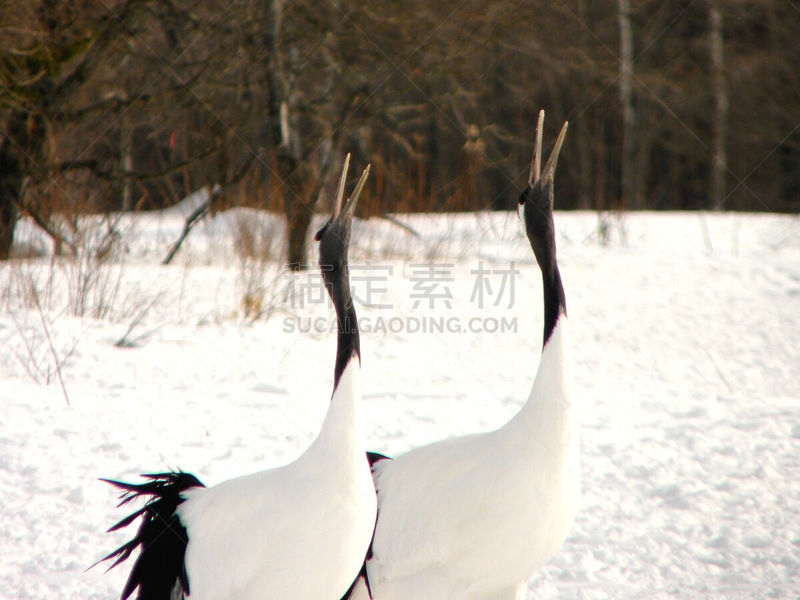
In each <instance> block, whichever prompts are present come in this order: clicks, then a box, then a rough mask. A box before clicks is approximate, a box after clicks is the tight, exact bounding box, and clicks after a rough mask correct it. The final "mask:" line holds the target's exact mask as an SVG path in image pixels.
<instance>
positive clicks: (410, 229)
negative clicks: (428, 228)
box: [381, 214, 422, 238]
mask: <svg viewBox="0 0 800 600" xmlns="http://www.w3.org/2000/svg"><path fill="white" fill-rule="evenodd" d="M381 219H386V220H387V221H389V223H391V224H392V225H397V226H398V227H399V228H400V229H403V230H405V231H407V232H408V233H410V234H411V235H413V236H414V237H417V238H418V237H422V236H421V235H420V234H419V232H418V231H417V230H416V229H414V228H413V227H411V225H406V224H405V223H403V222H402V221H401V220H399V219H398V218H397V217H393V216H392V215H389V214H384V215H381Z"/></svg>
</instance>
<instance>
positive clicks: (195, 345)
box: [0, 210, 800, 600]
mask: <svg viewBox="0 0 800 600" xmlns="http://www.w3.org/2000/svg"><path fill="white" fill-rule="evenodd" d="M399 218H400V219H401V220H402V221H403V222H404V223H406V224H408V225H409V226H411V227H412V228H414V229H415V230H417V231H418V232H420V233H421V237H420V238H417V237H414V236H413V235H411V234H409V233H408V232H407V231H405V230H404V229H402V228H400V227H397V226H395V225H393V224H391V223H388V222H386V221H376V220H371V221H367V222H358V223H356V225H355V227H354V233H353V244H352V245H353V253H352V254H353V256H352V258H351V263H352V264H353V265H354V266H355V267H357V268H356V269H355V270H354V274H353V284H354V288H355V293H356V296H357V297H358V298H359V299H360V300H361V302H360V303H359V304H358V310H359V317H360V318H361V320H362V327H363V329H364V333H363V334H362V340H363V341H362V352H363V368H364V402H363V413H364V416H365V418H366V420H367V422H368V425H369V432H370V434H369V440H368V442H369V445H370V447H371V448H372V449H374V450H377V451H381V452H385V453H389V454H395V453H400V452H403V451H404V450H406V449H409V448H412V447H414V446H417V445H420V444H424V443H426V442H430V441H433V440H436V439H440V438H442V437H446V436H452V435H458V434H462V433H466V432H473V431H484V430H487V429H490V428H494V427H496V426H498V425H500V424H502V423H503V422H505V421H506V420H507V419H508V418H509V417H510V416H511V415H512V414H514V413H515V411H516V410H517V409H518V408H519V406H520V402H521V401H522V400H524V399H525V398H526V397H527V394H528V390H529V388H530V385H531V383H532V381H533V375H534V373H535V369H536V364H537V357H538V353H539V350H540V343H541V341H540V338H541V322H542V300H541V290H540V278H539V272H538V269H537V267H536V265H535V263H534V262H533V257H532V254H531V251H530V248H529V246H528V245H527V243H526V241H525V239H524V237H523V235H522V233H521V228H520V224H519V222H518V220H517V218H516V216H515V215H506V214H486V213H483V214H478V215H456V216H441V217H435V218H432V217H423V216H415V215H408V216H400V217H399ZM611 225H612V227H611V238H610V241H609V243H608V244H606V245H603V244H601V243H600V242H599V235H598V231H597V217H596V216H595V215H594V214H590V213H557V214H556V227H557V230H558V231H559V237H558V245H559V257H560V264H561V270H562V275H563V278H564V284H565V287H566V291H567V304H568V306H569V311H570V319H571V323H572V341H573V344H574V349H573V356H574V379H575V385H574V387H575V393H576V396H577V397H578V398H579V399H580V402H581V404H582V422H583V426H582V435H583V439H582V447H583V471H582V473H583V487H584V494H583V502H582V510H581V513H580V515H579V517H578V520H577V523H576V525H575V527H574V528H573V531H572V534H571V536H570V537H569V539H568V540H567V542H566V544H565V546H564V548H563V549H562V550H561V551H560V552H559V553H558V554H557V555H556V556H555V557H554V558H553V559H552V560H551V561H550V562H549V563H548V565H546V566H545V567H544V568H543V569H542V570H540V571H539V572H538V573H537V574H536V575H535V576H534V577H533V578H532V580H531V582H530V593H529V598H538V599H541V598H668V597H674V598H765V597H779V598H796V597H797V596H798V594H800V342H798V340H800V310H799V309H800V220H798V218H796V217H787V216H765V215H760V216H758V215H733V214H724V215H706V216H704V217H702V216H699V215H697V214H658V215H656V214H631V215H628V216H626V217H625V218H624V226H625V231H626V235H625V239H624V240H623V239H621V236H620V231H619V229H618V227H617V225H616V223H615V222H614V221H612V223H611ZM181 226H182V216H181V212H180V210H172V211H167V212H164V213H158V214H152V215H146V216H140V217H138V218H137V219H136V220H134V221H130V220H125V219H123V220H122V221H121V222H120V224H119V227H120V230H121V231H122V232H123V236H122V240H121V245H120V246H119V247H118V248H117V249H116V250H115V249H114V248H112V249H111V255H112V256H114V254H115V253H116V252H118V253H120V255H121V256H122V261H121V262H111V263H95V262H93V261H91V260H89V261H86V263H85V264H83V263H80V262H78V263H76V262H74V261H73V262H64V261H60V260H57V261H55V262H54V263H52V264H51V260H50V258H49V257H46V256H45V257H43V258H40V259H36V260H34V261H12V262H9V263H7V264H3V265H2V266H0V290H1V291H2V299H1V300H0V354H2V358H1V359H0V407H2V408H1V412H0V507H2V509H1V510H2V512H1V513H0V514H1V516H2V518H1V519H0V598H9V599H12V598H13V599H16V598H20V599H22V598H37V599H38V598H56V597H57V598H64V599H76V600H77V599H81V600H88V599H95V598H98V599H99V598H102V599H106V600H110V599H112V598H115V597H117V596H118V594H119V591H120V590H121V588H122V583H123V581H124V578H125V576H126V573H125V572H123V571H122V570H115V571H112V572H110V573H108V574H104V569H103V568H102V567H95V568H94V569H91V570H88V571H87V570H86V569H87V567H89V565H91V564H92V563H93V562H94V561H95V560H97V559H98V558H100V557H102V556H103V555H104V554H106V553H107V552H109V551H110V550H111V549H113V548H115V547H116V546H117V545H118V544H120V543H121V542H122V541H123V540H124V539H125V534H124V532H123V533H122V534H115V535H107V534H105V533H103V532H104V530H105V529H106V528H107V527H108V526H110V525H111V524H112V523H114V522H115V521H116V520H118V519H119V518H121V517H122V516H123V514H125V513H123V511H120V510H117V509H115V502H116V494H115V493H114V491H113V490H112V489H111V488H110V487H109V486H107V485H105V484H102V483H100V482H98V481H97V478H98V477H111V478H126V479H130V478H135V477H136V475H137V474H138V473H141V472H152V471H157V470H163V469H167V468H176V467H181V468H183V469H186V470H191V471H193V472H194V473H196V474H197V475H198V476H199V477H200V478H201V479H202V480H203V481H204V482H205V483H207V484H213V483H216V482H219V481H221V480H224V479H227V478H230V477H233V476H236V475H241V474H244V473H248V472H252V471H255V470H259V469H263V468H267V467H270V466H275V465H278V464H281V463H284V462H287V461H289V460H291V459H292V458H294V457H295V456H297V455H298V453H299V452H300V451H302V450H303V449H304V448H305V446H306V445H307V444H308V443H309V442H310V440H311V439H313V437H314V436H315V434H316V432H317V430H318V428H319V425H320V422H321V419H322V417H323V415H324V411H325V409H326V407H327V401H328V398H329V395H330V389H331V380H332V375H333V356H334V352H335V334H334V333H333V332H332V331H331V328H330V321H329V318H330V316H331V314H332V311H331V309H330V307H329V306H328V305H327V304H326V303H325V302H320V301H319V299H320V298H322V297H323V296H322V295H321V294H322V288H321V287H320V285H319V278H318V277H316V271H312V272H311V273H305V274H300V275H290V274H288V273H285V272H282V271H281V270H280V269H279V268H278V266H276V264H275V263H274V262H270V261H267V262H264V261H263V260H261V259H259V258H257V257H259V256H261V257H263V256H269V255H272V256H276V255H279V249H280V239H281V226H280V224H279V222H278V221H277V220H276V219H275V218H273V217H269V216H266V215H263V214H257V213H253V212H250V211H245V210H238V211H231V212H228V213H225V214H222V215H218V216H217V217H215V218H214V219H210V220H208V221H206V222H205V223H203V224H202V225H200V226H198V229H197V230H196V231H194V232H193V233H192V235H191V236H190V238H189V240H188V241H187V243H186V245H185V247H184V248H183V249H182V250H181V252H180V253H179V254H178V256H177V258H176V259H175V261H174V263H173V264H172V265H170V266H160V264H159V263H160V259H161V258H163V256H164V255H165V254H166V252H167V250H168V249H169V247H170V245H171V243H172V242H173V241H174V239H175V238H176V237H177V235H178V233H179V232H180V229H181ZM89 229H91V228H89ZM243 232H244V233H243ZM248 232H249V233H248ZM90 233H91V231H90ZM21 238H23V239H25V240H28V241H29V242H30V243H31V244H33V245H37V244H38V245H40V246H41V245H42V242H41V241H40V240H38V238H37V234H36V232H35V231H34V230H33V229H32V228H30V227H29V226H27V225H26V224H23V225H22V231H21ZM236 240H239V243H238V245H237V243H236ZM243 240H244V241H243ZM237 248H238V249H237ZM243 248H244V249H243ZM247 248H249V249H250V250H249V251H248V250H247ZM247 252H249V253H250V254H252V255H253V256H255V257H256V258H251V259H248V260H247V261H244V260H243V259H242V256H243V255H245V254H247ZM312 256H315V254H312ZM512 261H513V264H512ZM82 265H83V266H82ZM431 265H433V266H431ZM512 283H513V291H512ZM265 284H267V285H265ZM37 303H38V306H39V307H41V312H40V310H39V309H38V308H37ZM448 303H449V307H448V306H447V305H448ZM415 304H416V307H415ZM431 304H433V308H431V306H430V305H431ZM81 313H82V314H81ZM248 315H250V316H248ZM252 315H256V317H257V318H252ZM429 317H430V318H429ZM431 329H433V330H434V331H433V332H431ZM495 329H496V331H494V330H495ZM492 331H493V332H492ZM121 339H123V342H124V343H123V344H121V345H115V344H116V343H117V342H119V341H120V340H121ZM56 364H58V366H59V369H58V370H57V369H56ZM59 370H60V375H61V378H62V379H63V387H62V385H61V383H60V381H59ZM67 398H68V400H69V405H68V404H67Z"/></svg>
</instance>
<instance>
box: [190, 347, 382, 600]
mask: <svg viewBox="0 0 800 600" xmlns="http://www.w3.org/2000/svg"><path fill="white" fill-rule="evenodd" d="M360 387H361V382H360V367H359V360H358V357H357V356H354V357H353V358H352V359H351V360H350V362H349V363H348V365H347V367H346V368H345V370H344V373H343V374H342V376H341V379H340V380H339V385H338V386H337V388H336V391H335V392H334V395H333V399H332V400H331V405H330V408H329V410H328V414H327V417H326V418H325V421H324V423H323V425H322V429H321V431H320V434H319V436H318V437H317V439H316V440H315V441H314V443H313V444H312V445H311V446H310V447H309V448H308V450H306V452H305V453H304V454H303V455H302V456H300V458H298V459H297V460H296V461H295V462H293V463H291V464H289V465H286V466H284V467H280V468H277V469H273V470H270V471H264V472H262V473H255V474H253V475H248V476H245V477H240V478H237V479H232V480H229V481H226V482H224V483H221V484H219V485H217V486H214V487H212V488H192V489H191V490H189V491H188V492H186V493H185V495H186V497H187V499H186V501H185V502H184V503H183V504H181V505H180V506H179V507H178V514H179V516H180V519H181V522H182V523H183V524H184V526H185V527H186V529H187V532H188V535H189V544H188V547H187V550H186V568H187V572H188V575H189V581H190V584H191V599H192V600H215V599H221V598H235V599H237V600H264V599H265V598H275V599H276V600H277V599H287V598H308V599H316V598H320V599H323V598H329V599H331V600H338V599H339V598H341V597H342V595H344V593H345V592H346V591H347V588H348V587H349V585H350V583H351V582H352V580H353V578H354V577H355V574H356V573H357V572H358V570H359V569H360V568H361V564H362V562H363V560H364V555H365V554H366V552H367V548H368V546H369V540H370V537H371V536H372V530H373V527H374V524H375V504H376V501H375V489H374V488H373V485H372V479H371V477H370V474H369V465H368V464H367V458H366V455H365V452H364V448H363V444H362V442H361V440H362V436H361V432H360V427H359V417H358V402H359V401H360V398H361V392H360Z"/></svg>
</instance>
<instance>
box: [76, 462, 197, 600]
mask: <svg viewBox="0 0 800 600" xmlns="http://www.w3.org/2000/svg"><path fill="white" fill-rule="evenodd" d="M142 477H144V478H146V479H148V480H149V481H147V482H145V483H139V484H135V483H125V482H122V481H113V480H111V479H102V480H101V481H105V482H107V483H110V484H111V485H113V486H114V487H117V488H119V489H121V490H123V491H122V494H121V495H120V502H119V504H118V505H117V506H124V505H126V504H127V503H128V502H130V501H131V500H133V499H134V498H147V499H148V500H147V503H146V504H145V505H144V506H143V507H142V508H140V509H138V510H136V511H134V512H133V513H131V514H130V515H128V516H127V517H125V518H124V519H122V520H121V521H120V522H119V523H117V524H115V525H114V526H113V527H111V528H110V529H109V530H108V531H109V532H111V531H117V530H118V529H122V528H124V527H127V526H128V525H130V524H131V523H133V522H134V521H135V520H136V519H138V518H139V517H141V518H142V521H141V524H140V525H139V530H138V531H137V532H136V535H135V536H134V537H133V539H132V540H130V541H129V542H126V543H125V544H123V545H122V546H120V547H119V548H117V549H116V550H114V551H113V552H112V553H111V554H109V555H108V556H106V557H105V558H102V559H100V560H99V561H98V562H97V563H95V564H98V563H101V562H103V561H106V560H112V559H113V560H114V562H113V563H112V564H111V566H110V567H109V568H108V569H109V570H111V569H113V568H114V567H116V566H117V565H118V564H120V563H121V562H123V561H125V560H126V559H127V558H128V557H129V556H130V555H131V553H132V552H133V551H134V550H135V549H136V548H137V547H139V548H140V552H139V556H138V557H137V559H136V562H135V563H134V564H133V568H132V569H131V573H130V575H129V576H128V581H127V582H126V583H125V588H124V589H123V590H122V595H121V596H120V597H121V600H126V599H127V598H128V597H129V596H130V595H131V594H132V593H133V592H134V591H135V590H136V588H139V592H138V593H137V595H136V598H137V599H138V600H145V599H146V600H170V598H171V597H172V592H173V589H174V588H175V585H176V583H179V584H180V586H181V588H182V589H183V592H184V595H188V594H189V578H188V577H187V575H186V565H185V562H184V558H185V556H186V545H187V543H188V541H189V538H188V537H187V534H186V528H185V527H184V526H183V525H182V524H181V522H180V519H179V518H178V515H177V514H176V510H177V508H178V505H179V504H180V503H181V502H183V500H184V499H183V498H182V497H181V493H182V492H184V491H186V490H188V489H189V488H193V487H204V486H203V484H202V483H201V482H200V481H199V480H198V479H197V477H195V476H194V475H191V474H189V473H183V472H182V471H178V472H177V473H151V474H147V475H142ZM92 566H94V565H92Z"/></svg>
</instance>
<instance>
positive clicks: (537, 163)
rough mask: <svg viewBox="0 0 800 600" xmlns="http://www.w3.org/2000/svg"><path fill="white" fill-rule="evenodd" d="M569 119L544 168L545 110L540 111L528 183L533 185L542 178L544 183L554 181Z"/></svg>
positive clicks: (562, 127)
mask: <svg viewBox="0 0 800 600" xmlns="http://www.w3.org/2000/svg"><path fill="white" fill-rule="evenodd" d="M568 126H569V121H564V125H562V126H561V132H560V133H559V134H558V138H557V139H556V144H555V146H553V151H552V152H551V153H550V158H549V159H548V160H547V164H545V166H544V169H542V168H541V165H542V130H543V129H544V110H540V111H539V121H538V123H537V124H536V145H535V146H534V150H533V160H532V161H531V172H530V175H529V176H528V185H529V186H530V187H533V186H534V185H536V183H537V182H538V181H539V180H541V181H542V184H545V183H548V181H552V180H553V177H554V176H555V173H556V164H557V163H558V155H559V153H560V152H561V146H562V145H563V144H564V138H565V137H566V135H567V127H568Z"/></svg>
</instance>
